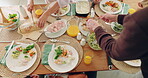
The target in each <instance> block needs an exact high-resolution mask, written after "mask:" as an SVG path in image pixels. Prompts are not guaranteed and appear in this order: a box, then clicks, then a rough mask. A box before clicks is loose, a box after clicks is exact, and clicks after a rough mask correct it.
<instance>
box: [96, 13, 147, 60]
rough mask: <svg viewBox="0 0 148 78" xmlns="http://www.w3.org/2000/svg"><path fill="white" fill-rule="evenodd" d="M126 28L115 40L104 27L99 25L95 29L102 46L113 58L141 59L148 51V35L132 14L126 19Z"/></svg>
mask: <svg viewBox="0 0 148 78" xmlns="http://www.w3.org/2000/svg"><path fill="white" fill-rule="evenodd" d="M123 25H124V27H125V28H124V30H123V31H122V33H121V34H120V37H119V38H118V39H117V40H115V39H114V38H112V36H111V35H110V34H108V33H107V32H105V31H104V30H103V29H102V27H97V28H96V29H95V30H94V31H95V34H96V39H97V41H98V44H99V45H100V47H101V48H102V49H103V50H104V51H105V52H106V53H107V54H108V55H109V56H111V57H112V58H114V59H116V60H121V61H122V60H132V59H139V58H142V56H144V55H145V53H146V52H147V51H148V49H147V46H145V45H147V44H148V42H146V40H147V36H146V35H145V33H144V32H143V30H141V28H140V27H139V26H138V25H137V24H136V22H135V20H134V19H133V17H131V16H127V17H126V18H125V19H124V24H123Z"/></svg>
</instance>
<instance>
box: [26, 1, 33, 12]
mask: <svg viewBox="0 0 148 78" xmlns="http://www.w3.org/2000/svg"><path fill="white" fill-rule="evenodd" d="M33 6H34V2H33V0H28V4H27V10H28V11H30V12H31V11H32V10H33Z"/></svg>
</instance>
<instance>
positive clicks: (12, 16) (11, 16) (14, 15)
mask: <svg viewBox="0 0 148 78" xmlns="http://www.w3.org/2000/svg"><path fill="white" fill-rule="evenodd" d="M16 16H17V14H9V19H11V18H14V17H16Z"/></svg>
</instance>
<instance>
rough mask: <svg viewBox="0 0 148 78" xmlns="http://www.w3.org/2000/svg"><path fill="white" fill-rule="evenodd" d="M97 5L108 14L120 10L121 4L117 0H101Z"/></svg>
mask: <svg viewBox="0 0 148 78" xmlns="http://www.w3.org/2000/svg"><path fill="white" fill-rule="evenodd" d="M99 6H100V8H101V10H102V11H104V12H106V13H109V14H117V13H119V12H120V11H121V10H122V4H121V2H120V1H117V0H102V1H101V2H100V4H99Z"/></svg>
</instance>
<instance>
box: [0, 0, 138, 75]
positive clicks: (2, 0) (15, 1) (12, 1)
mask: <svg viewBox="0 0 148 78" xmlns="http://www.w3.org/2000/svg"><path fill="white" fill-rule="evenodd" d="M127 1H128V0H127ZM34 2H35V4H45V2H44V0H34ZM26 4H27V0H0V6H9V5H26ZM131 6H132V5H131ZM97 78H136V77H135V75H134V74H127V73H125V72H122V71H119V70H113V71H98V72H97Z"/></svg>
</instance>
